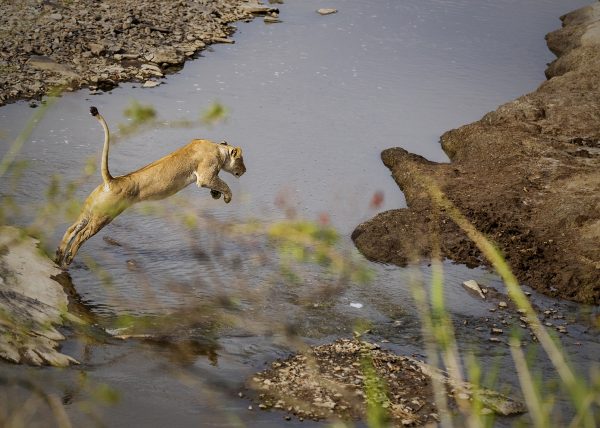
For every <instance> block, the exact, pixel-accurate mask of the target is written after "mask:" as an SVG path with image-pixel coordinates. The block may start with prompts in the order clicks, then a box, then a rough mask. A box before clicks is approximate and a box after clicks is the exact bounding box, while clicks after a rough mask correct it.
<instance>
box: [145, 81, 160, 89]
mask: <svg viewBox="0 0 600 428" xmlns="http://www.w3.org/2000/svg"><path fill="white" fill-rule="evenodd" d="M158 85H160V82H157V81H155V80H146V81H145V82H144V84H143V85H142V88H155V87H157V86H158Z"/></svg>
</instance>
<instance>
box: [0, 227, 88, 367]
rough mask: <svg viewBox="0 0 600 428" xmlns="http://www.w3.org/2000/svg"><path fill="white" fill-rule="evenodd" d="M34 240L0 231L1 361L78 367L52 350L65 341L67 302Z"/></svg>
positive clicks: (55, 269) (12, 231)
mask: <svg viewBox="0 0 600 428" xmlns="http://www.w3.org/2000/svg"><path fill="white" fill-rule="evenodd" d="M37 244H38V241H37V240H35V239H33V238H31V237H29V236H25V235H23V234H22V231H20V230H19V229H16V228H14V227H8V226H2V227H0V357H1V358H3V359H5V360H7V361H10V362H13V363H22V364H30V365H34V366H40V365H52V366H61V367H62V366H67V365H69V364H77V361H76V360H74V359H73V358H71V357H69V356H68V355H65V354H62V353H60V352H58V351H57V350H56V348H57V347H58V345H59V342H60V341H62V340H64V339H65V337H64V336H63V335H62V334H61V333H60V332H59V331H58V330H57V329H56V327H58V326H60V325H62V324H63V320H64V319H65V317H69V315H68V312H67V306H68V298H67V294H66V293H65V291H64V290H63V288H62V286H61V285H60V284H59V283H58V282H56V281H55V280H54V279H52V277H53V276H57V275H59V274H60V273H61V270H60V269H58V267H56V265H55V264H54V263H53V262H52V261H50V259H48V258H47V257H45V256H44V255H42V254H41V252H40V250H39V249H38V247H37Z"/></svg>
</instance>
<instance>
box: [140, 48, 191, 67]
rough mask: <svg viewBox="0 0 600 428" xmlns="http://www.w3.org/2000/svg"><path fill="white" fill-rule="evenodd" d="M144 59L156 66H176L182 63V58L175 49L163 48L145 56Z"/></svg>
mask: <svg viewBox="0 0 600 428" xmlns="http://www.w3.org/2000/svg"><path fill="white" fill-rule="evenodd" d="M146 59H147V60H148V61H152V62H154V63H156V64H168V65H177V64H181V63H182V62H183V61H184V56H183V55H182V54H181V53H180V52H179V51H178V50H177V49H175V48H163V49H159V50H157V51H154V52H152V53H150V54H148V55H146Z"/></svg>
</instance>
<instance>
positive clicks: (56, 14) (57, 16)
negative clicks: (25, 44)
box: [48, 13, 63, 21]
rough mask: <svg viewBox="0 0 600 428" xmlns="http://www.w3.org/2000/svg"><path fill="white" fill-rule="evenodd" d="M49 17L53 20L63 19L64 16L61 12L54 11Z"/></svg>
mask: <svg viewBox="0 0 600 428" xmlns="http://www.w3.org/2000/svg"><path fill="white" fill-rule="evenodd" d="M48 17H49V18H50V19H52V20H53V21H61V20H62V19H63V16H62V15H61V14H60V13H53V14H51V15H50V16H48Z"/></svg>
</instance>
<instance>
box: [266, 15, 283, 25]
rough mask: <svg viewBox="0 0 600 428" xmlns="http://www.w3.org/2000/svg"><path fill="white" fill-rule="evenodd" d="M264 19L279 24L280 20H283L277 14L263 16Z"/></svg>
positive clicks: (267, 22)
mask: <svg viewBox="0 0 600 428" xmlns="http://www.w3.org/2000/svg"><path fill="white" fill-rule="evenodd" d="M263 21H264V22H265V24H277V23H278V22H281V20H280V19H279V18H277V17H276V16H270V15H267V16H265V17H264V18H263Z"/></svg>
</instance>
